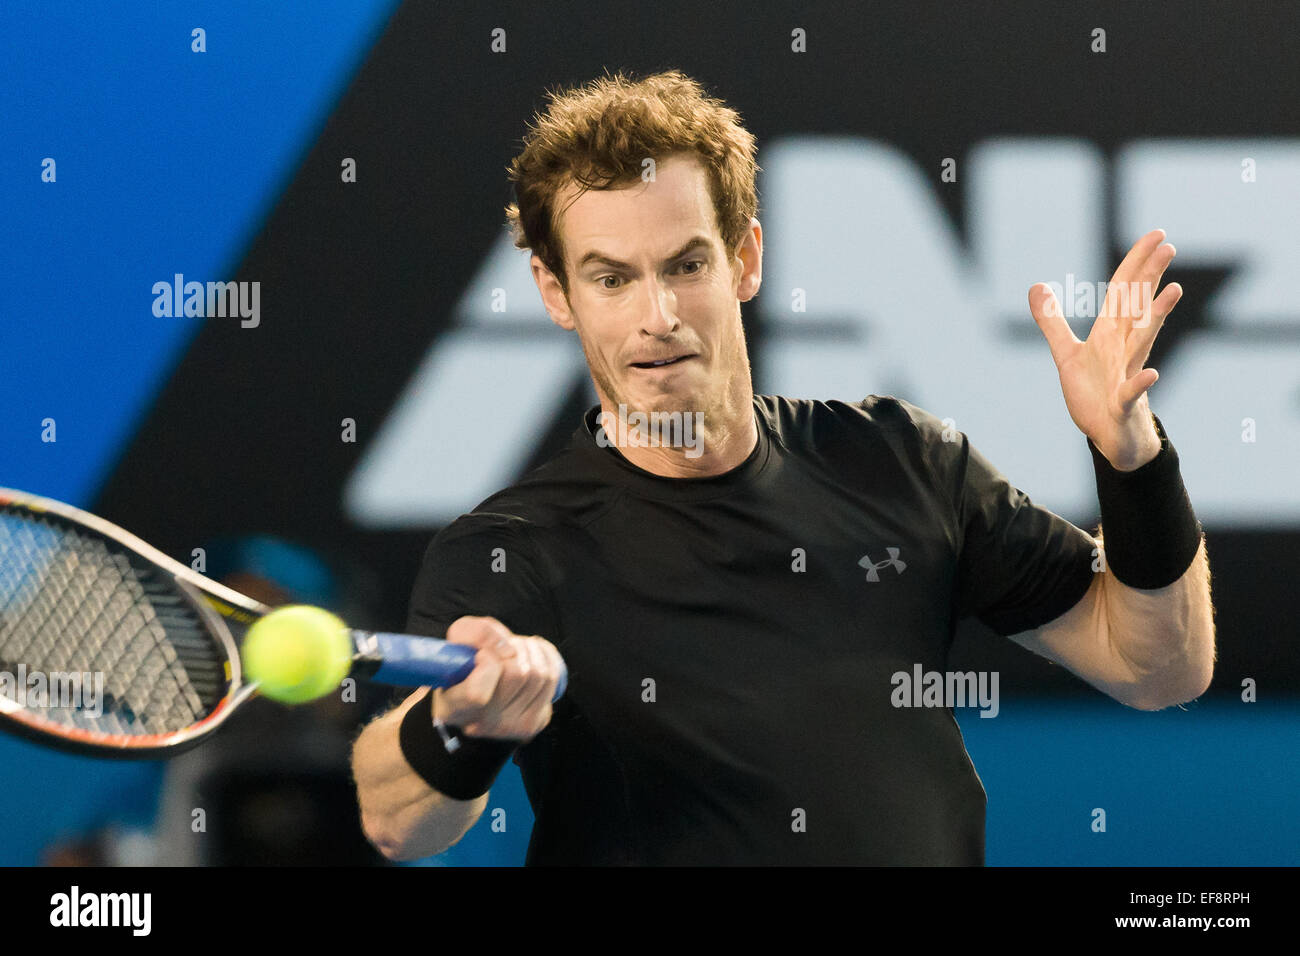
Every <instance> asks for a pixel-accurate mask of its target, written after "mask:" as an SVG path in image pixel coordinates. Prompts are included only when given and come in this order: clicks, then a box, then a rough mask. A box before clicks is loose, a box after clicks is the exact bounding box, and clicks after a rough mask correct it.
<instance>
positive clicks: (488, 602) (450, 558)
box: [406, 514, 559, 643]
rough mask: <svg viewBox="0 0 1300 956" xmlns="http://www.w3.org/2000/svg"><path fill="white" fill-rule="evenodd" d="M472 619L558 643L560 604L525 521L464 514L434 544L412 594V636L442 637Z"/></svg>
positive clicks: (430, 547) (408, 624)
mask: <svg viewBox="0 0 1300 956" xmlns="http://www.w3.org/2000/svg"><path fill="white" fill-rule="evenodd" d="M467 614H471V615H476V616H483V617H495V618H496V619H497V620H499V621H501V623H503V624H504V625H505V626H506V627H508V628H510V630H511V631H513V632H514V633H516V634H525V635H531V634H536V635H539V636H541V637H544V638H546V639H547V640H549V641H551V642H552V643H557V642H558V640H559V635H558V633H557V627H556V620H555V614H554V605H553V604H552V602H551V595H550V592H549V590H548V589H547V587H546V584H545V581H544V579H543V577H542V575H541V562H540V561H539V560H538V555H537V552H536V549H535V546H534V545H533V542H532V540H531V538H530V536H529V535H528V532H527V522H526V521H525V520H524V519H522V518H519V517H516V516H513V515H503V514H468V515H462V516H461V517H459V518H457V519H456V520H455V521H453V522H452V523H451V524H449V525H448V526H447V527H445V528H443V529H442V531H440V532H438V534H437V535H436V536H435V537H434V539H433V541H431V542H430V543H429V547H428V549H427V550H426V551H425V554H424V561H423V563H422V564H421V566H420V571H419V574H418V575H417V576H416V580H415V587H414V588H413V590H412V593H411V606H410V613H409V615H408V617H407V625H406V628H407V631H408V632H409V633H411V634H421V635H426V636H430V637H442V636H443V634H444V633H445V632H446V629H447V627H448V626H449V625H450V624H451V623H452V622H453V621H455V620H456V619H457V618H459V617H463V616H464V615H467Z"/></svg>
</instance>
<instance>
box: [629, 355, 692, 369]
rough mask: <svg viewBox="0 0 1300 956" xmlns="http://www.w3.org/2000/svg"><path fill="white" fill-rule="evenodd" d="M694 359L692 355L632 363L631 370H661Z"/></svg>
mask: <svg viewBox="0 0 1300 956" xmlns="http://www.w3.org/2000/svg"><path fill="white" fill-rule="evenodd" d="M690 358H695V356H694V355H677V356H674V357H673V358H666V359H656V360H654V361H652V362H633V363H632V367H633V368H663V367H664V366H665V365H675V364H677V363H678V362H684V361H686V360H687V359H690Z"/></svg>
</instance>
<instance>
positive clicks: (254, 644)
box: [240, 604, 352, 704]
mask: <svg viewBox="0 0 1300 956" xmlns="http://www.w3.org/2000/svg"><path fill="white" fill-rule="evenodd" d="M240 660H241V661H242V662H243V665H244V671H245V674H246V676H247V678H248V679H249V680H255V681H258V682H260V684H261V693H262V694H263V695H265V696H267V697H270V698H271V699H272V700H278V701H280V702H281V703H284V704H301V703H305V702H306V701H309V700H315V699H316V698H318V697H323V696H324V695H325V694H328V693H330V692H331V691H333V690H335V689H336V688H337V687H338V686H339V684H340V683H341V682H342V680H343V678H344V677H346V676H347V675H348V672H349V671H350V670H351V669H352V638H351V635H350V634H349V632H348V626H347V625H346V624H344V623H343V621H342V620H341V619H339V618H338V617H335V616H334V615H333V614H331V613H330V612H329V611H326V610H323V609H321V608H318V607H309V606H307V605H305V604H295V605H290V606H288V607H282V608H277V609H276V610H274V611H272V612H271V613H270V614H268V615H266V616H265V617H263V618H261V619H259V620H258V621H257V622H256V623H255V624H254V625H253V626H252V627H250V628H249V629H248V633H247V634H246V635H245V636H244V646H243V649H242V650H241V652H240Z"/></svg>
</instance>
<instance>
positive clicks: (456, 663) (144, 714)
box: [0, 488, 567, 757]
mask: <svg viewBox="0 0 1300 956" xmlns="http://www.w3.org/2000/svg"><path fill="white" fill-rule="evenodd" d="M271 610H272V609H271V608H269V607H267V606H266V605H264V604H261V603H260V602H258V601H255V600H253V599H252V598H250V597H247V596H246V595H243V594H240V593H239V592H238V591H235V590H232V589H231V588H228V587H225V586H224V585H221V584H218V583H217V582H215V581H211V580H209V579H208V578H206V577H204V576H203V575H201V574H199V573H197V572H196V571H194V570H192V569H191V568H187V567H186V566H185V565H183V564H181V563H180V562H179V561H176V560H174V559H172V558H170V557H168V556H167V555H165V554H163V553H162V552H161V551H158V550H157V549H155V548H153V547H150V546H149V545H148V544H146V543H145V542H143V541H141V540H140V539H139V538H137V537H135V536H134V535H132V534H130V533H129V532H127V531H124V530H123V529H121V528H119V527H117V526H116V525H114V524H111V523H109V522H108V521H105V520H104V519H102V518H99V517H96V516H95V515H92V514H89V513H87V512H85V511H82V510H80V509H78V508H74V507H72V506H71V505H66V504H63V503H61V502H58V501H51V500H50V499H48V498H41V497H38V496H36V495H30V494H27V493H25V492H21V491H13V490H11V489H7V488H0V727H2V728H4V729H5V730H9V731H12V732H15V733H18V734H20V735H22V736H24V737H27V738H29V739H32V740H35V741H37V742H38V743H42V744H47V745H49V746H53V747H57V748H59V749H63V750H69V751H72V752H76V753H82V754H90V755H94V756H118V757H167V756H171V755H174V754H177V753H180V752H181V751H183V750H186V749H188V748H190V747H193V746H195V745H196V744H198V743H200V742H201V741H202V740H204V739H205V738H206V737H207V736H208V735H209V734H211V733H213V732H214V731H216V730H217V729H218V728H219V727H220V726H221V724H222V723H223V722H224V721H225V720H226V719H227V718H228V717H229V716H230V715H231V714H232V713H233V712H234V710H235V708H236V707H238V706H239V705H240V704H242V703H244V702H245V701H247V700H248V699H249V698H250V697H252V696H253V695H254V694H256V693H257V692H258V684H257V683H256V682H246V681H245V679H244V675H243V673H242V668H241V666H240V659H239V640H240V639H241V638H242V636H243V635H244V634H245V633H247V631H248V628H249V627H251V626H252V625H253V624H254V623H256V622H257V621H258V620H259V619H260V618H262V617H263V616H265V615H267V614H269V613H271ZM268 623H269V622H268ZM348 634H349V637H350V639H351V642H352V650H353V654H352V668H351V674H352V675H355V676H357V677H362V678H365V679H368V680H371V681H375V682H377V683H381V684H392V685H396V686H400V687H424V686H431V687H450V686H451V685H453V684H457V683H459V682H460V681H462V680H464V679H465V678H466V677H467V676H469V673H470V671H472V670H473V669H474V655H475V653H476V652H475V649H474V648H472V647H468V646H465V645H462V644H452V643H449V642H447V641H443V640H439V639H436V638H430V637H415V636H412V635H406V634H386V633H376V632H373V631H360V630H350V631H349V632H348ZM37 675H39V677H38V676H37ZM566 683H567V673H566V672H564V671H561V675H560V681H559V684H558V686H557V688H556V693H555V699H556V700H558V699H559V698H560V696H561V695H562V694H563V693H564V690H565V685H566ZM88 684H89V685H90V688H89V690H88V688H87V685H88Z"/></svg>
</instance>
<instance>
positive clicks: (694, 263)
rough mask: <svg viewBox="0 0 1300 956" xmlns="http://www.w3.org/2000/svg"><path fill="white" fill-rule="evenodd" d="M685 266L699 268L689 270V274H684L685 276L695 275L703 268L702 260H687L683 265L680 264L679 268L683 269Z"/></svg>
mask: <svg viewBox="0 0 1300 956" xmlns="http://www.w3.org/2000/svg"><path fill="white" fill-rule="evenodd" d="M686 266H698V267H699V268H696V269H692V270H690V271H689V272H687V273H686V274H687V275H695V273H697V272H699V271H700V269H703V268H704V260H703V259H688V260H686V261H685V262H683V263H682V264H681V268H685V267H686Z"/></svg>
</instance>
